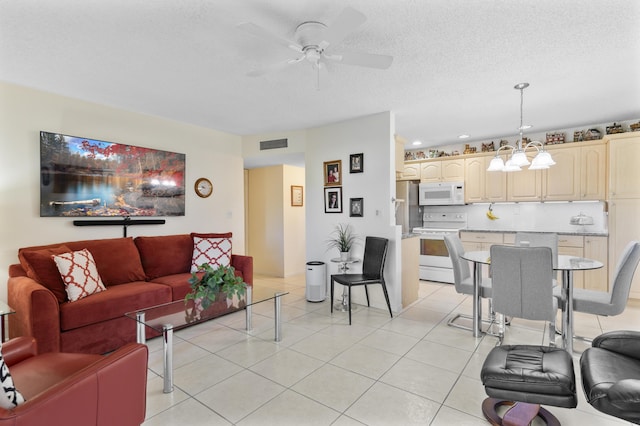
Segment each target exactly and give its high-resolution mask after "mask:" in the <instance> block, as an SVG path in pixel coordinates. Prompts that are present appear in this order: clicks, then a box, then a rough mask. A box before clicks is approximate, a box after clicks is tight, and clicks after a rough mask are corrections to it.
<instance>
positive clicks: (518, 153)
mask: <svg viewBox="0 0 640 426" xmlns="http://www.w3.org/2000/svg"><path fill="white" fill-rule="evenodd" d="M527 87H529V83H518V84H516V85H515V86H513V88H514V89H517V90H519V91H520V139H518V142H517V143H516V146H511V145H503V146H501V147H500V148H498V150H497V151H496V156H495V157H494V158H493V159H492V160H491V163H490V164H489V167H488V168H487V171H489V172H496V171H502V172H519V171H520V170H522V167H524V166H529V170H539V169H548V168H549V167H551V166H553V165H554V164H556V163H555V161H553V158H551V154H549V152H548V151H546V150H545V149H544V144H543V143H542V142H540V141H532V142H529V143H528V144H527V145H526V146H525V147H524V148H523V147H522V141H523V138H522V133H523V131H524V130H525V129H528V128H530V127H531V126H525V125H524V124H522V104H523V99H524V89H526V88H527ZM529 148H532V149H535V150H536V151H537V154H536V156H535V157H534V158H533V160H532V161H531V162H529V159H528V158H527V154H526V153H525V151H526V150H527V149H529ZM503 149H505V150H507V149H510V150H511V157H510V158H509V159H508V160H507V162H506V163H505V162H504V160H502V157H500V151H501V150H503Z"/></svg>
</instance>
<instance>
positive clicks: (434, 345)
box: [144, 276, 640, 426]
mask: <svg viewBox="0 0 640 426" xmlns="http://www.w3.org/2000/svg"><path fill="white" fill-rule="evenodd" d="M304 280H305V277H304V276H295V277H291V278H286V279H282V278H269V277H260V276H258V277H255V279H254V281H255V283H254V285H256V286H267V287H271V288H273V289H274V291H283V290H286V291H288V292H289V294H288V295H287V296H285V297H284V299H283V303H282V317H283V328H282V341H281V342H279V343H276V342H274V340H273V339H274V325H273V322H274V321H273V317H274V313H273V303H271V302H264V303H261V304H258V305H256V306H255V307H254V316H253V326H254V329H253V330H252V331H251V332H247V331H246V330H245V320H244V313H236V314H232V315H229V316H226V317H223V318H219V319H217V320H214V321H210V322H207V323H204V324H200V325H198V326H194V327H191V328H188V329H185V330H182V331H179V332H177V333H176V334H175V338H174V382H175V390H174V392H172V393H170V394H164V393H163V392H162V377H161V376H160V374H162V350H161V340H160V339H158V338H156V339H152V340H150V341H149V342H148V345H149V349H150V356H149V379H148V390H147V420H146V421H145V423H144V426H160V425H183V424H184V425H231V424H234V425H242V426H244V425H279V426H287V425H335V426H346V425H411V424H420V425H452V424H455V425H460V426H461V425H486V424H488V423H487V422H486V421H485V420H484V417H483V416H482V411H481V408H480V406H481V403H482V400H483V399H484V398H485V397H486V395H485V393H484V389H483V387H482V383H481V382H480V368H481V366H482V363H483V362H484V359H485V357H486V354H487V353H488V352H489V351H490V350H491V349H492V348H493V347H494V345H495V343H496V340H497V339H496V338H495V337H492V336H483V337H481V338H477V339H476V338H473V336H472V335H471V333H470V332H468V331H465V330H460V329H456V328H453V327H448V326H447V325H446V322H447V320H448V319H449V318H450V316H451V315H453V314H454V313H455V312H466V313H469V312H471V300H470V298H469V297H466V296H461V295H459V294H457V293H456V292H455V289H454V287H453V285H447V284H439V283H430V282H425V281H421V282H420V298H419V300H418V301H417V302H415V303H414V304H412V305H411V306H410V307H408V308H406V309H405V310H403V311H402V312H399V313H398V314H397V315H395V316H394V318H393V319H391V318H390V317H389V314H388V312H386V311H384V310H379V309H375V308H367V307H366V306H358V307H357V310H356V311H355V312H353V325H351V326H349V324H348V318H347V314H346V313H344V312H337V311H334V313H333V315H331V313H330V305H329V300H326V301H324V302H320V303H311V302H308V301H306V299H305V296H304V292H305V288H304ZM354 291H358V290H357V289H354ZM371 291H379V287H378V288H376V286H373V287H372V290H371ZM485 309H486V307H485ZM575 322H576V334H579V335H584V336H589V337H594V336H596V335H598V334H600V333H601V332H604V331H610V330H617V329H629V328H632V329H636V330H640V304H638V303H631V304H630V305H629V306H628V307H627V309H626V310H625V312H624V313H623V314H622V315H619V316H617V317H613V318H602V317H596V316H593V315H583V314H580V313H576V315H575ZM544 336H545V333H544V325H543V324H541V323H536V322H531V321H523V320H518V319H514V320H513V321H512V324H511V326H510V327H509V328H508V330H507V334H506V336H505V343H509V344H510V343H527V344H546V343H547V342H546V340H545V337H544ZM558 341H559V340H558ZM575 346H576V348H577V349H578V350H580V349H584V348H585V347H586V345H585V344H584V343H582V342H580V341H576V343H575ZM579 356H580V355H579V354H576V355H574V362H575V366H576V368H577V366H578V360H579ZM577 380H578V382H577V386H578V396H579V403H578V407H577V409H571V410H570V409H563V408H557V407H549V409H550V410H551V411H552V412H553V413H554V414H555V415H556V416H557V417H558V418H559V420H560V421H561V423H562V424H564V425H587V424H598V425H616V424H626V423H625V422H622V421H620V420H617V419H615V418H613V417H609V416H605V415H602V414H600V413H599V412H597V411H596V410H594V409H593V408H591V406H589V404H588V403H587V402H586V401H585V399H584V394H583V392H582V388H581V381H580V378H579V376H578V378H577Z"/></svg>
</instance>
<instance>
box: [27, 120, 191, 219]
mask: <svg viewBox="0 0 640 426" xmlns="http://www.w3.org/2000/svg"><path fill="white" fill-rule="evenodd" d="M184 178H185V154H179V153H175V152H169V151H161V150H157V149H150V148H142V147H138V146H132V145H123V144H119V143H113V142H105V141H100V140H95V139H88V138H81V137H76V136H68V135H62V134H59V133H50V132H40V216H42V217H50V216H73V217H78V216H90V217H113V216H122V217H129V216H184V193H185V186H184V184H185V182H184Z"/></svg>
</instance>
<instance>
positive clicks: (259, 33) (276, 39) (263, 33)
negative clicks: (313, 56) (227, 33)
mask: <svg viewBox="0 0 640 426" xmlns="http://www.w3.org/2000/svg"><path fill="white" fill-rule="evenodd" d="M236 27H237V28H240V29H241V30H244V31H246V32H248V33H249V34H252V35H254V36H256V37H258V38H260V39H266V40H270V41H271V42H273V43H276V44H279V45H281V46H284V47H288V48H289V49H293V50H295V51H296V52H299V53H302V46H300V45H299V44H298V43H296V42H294V41H291V40H287V39H286V38H284V37H280V36H279V35H277V34H274V33H272V32H271V31H268V30H266V29H264V28H262V27H261V26H259V25H256V24H254V23H252V22H242V23H240V24H238V25H236Z"/></svg>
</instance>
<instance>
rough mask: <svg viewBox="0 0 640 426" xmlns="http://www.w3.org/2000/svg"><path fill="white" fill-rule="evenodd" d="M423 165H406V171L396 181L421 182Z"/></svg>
mask: <svg viewBox="0 0 640 426" xmlns="http://www.w3.org/2000/svg"><path fill="white" fill-rule="evenodd" d="M420 164H421V163H404V170H403V172H402V174H401V175H400V177H397V176H396V180H420Z"/></svg>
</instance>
